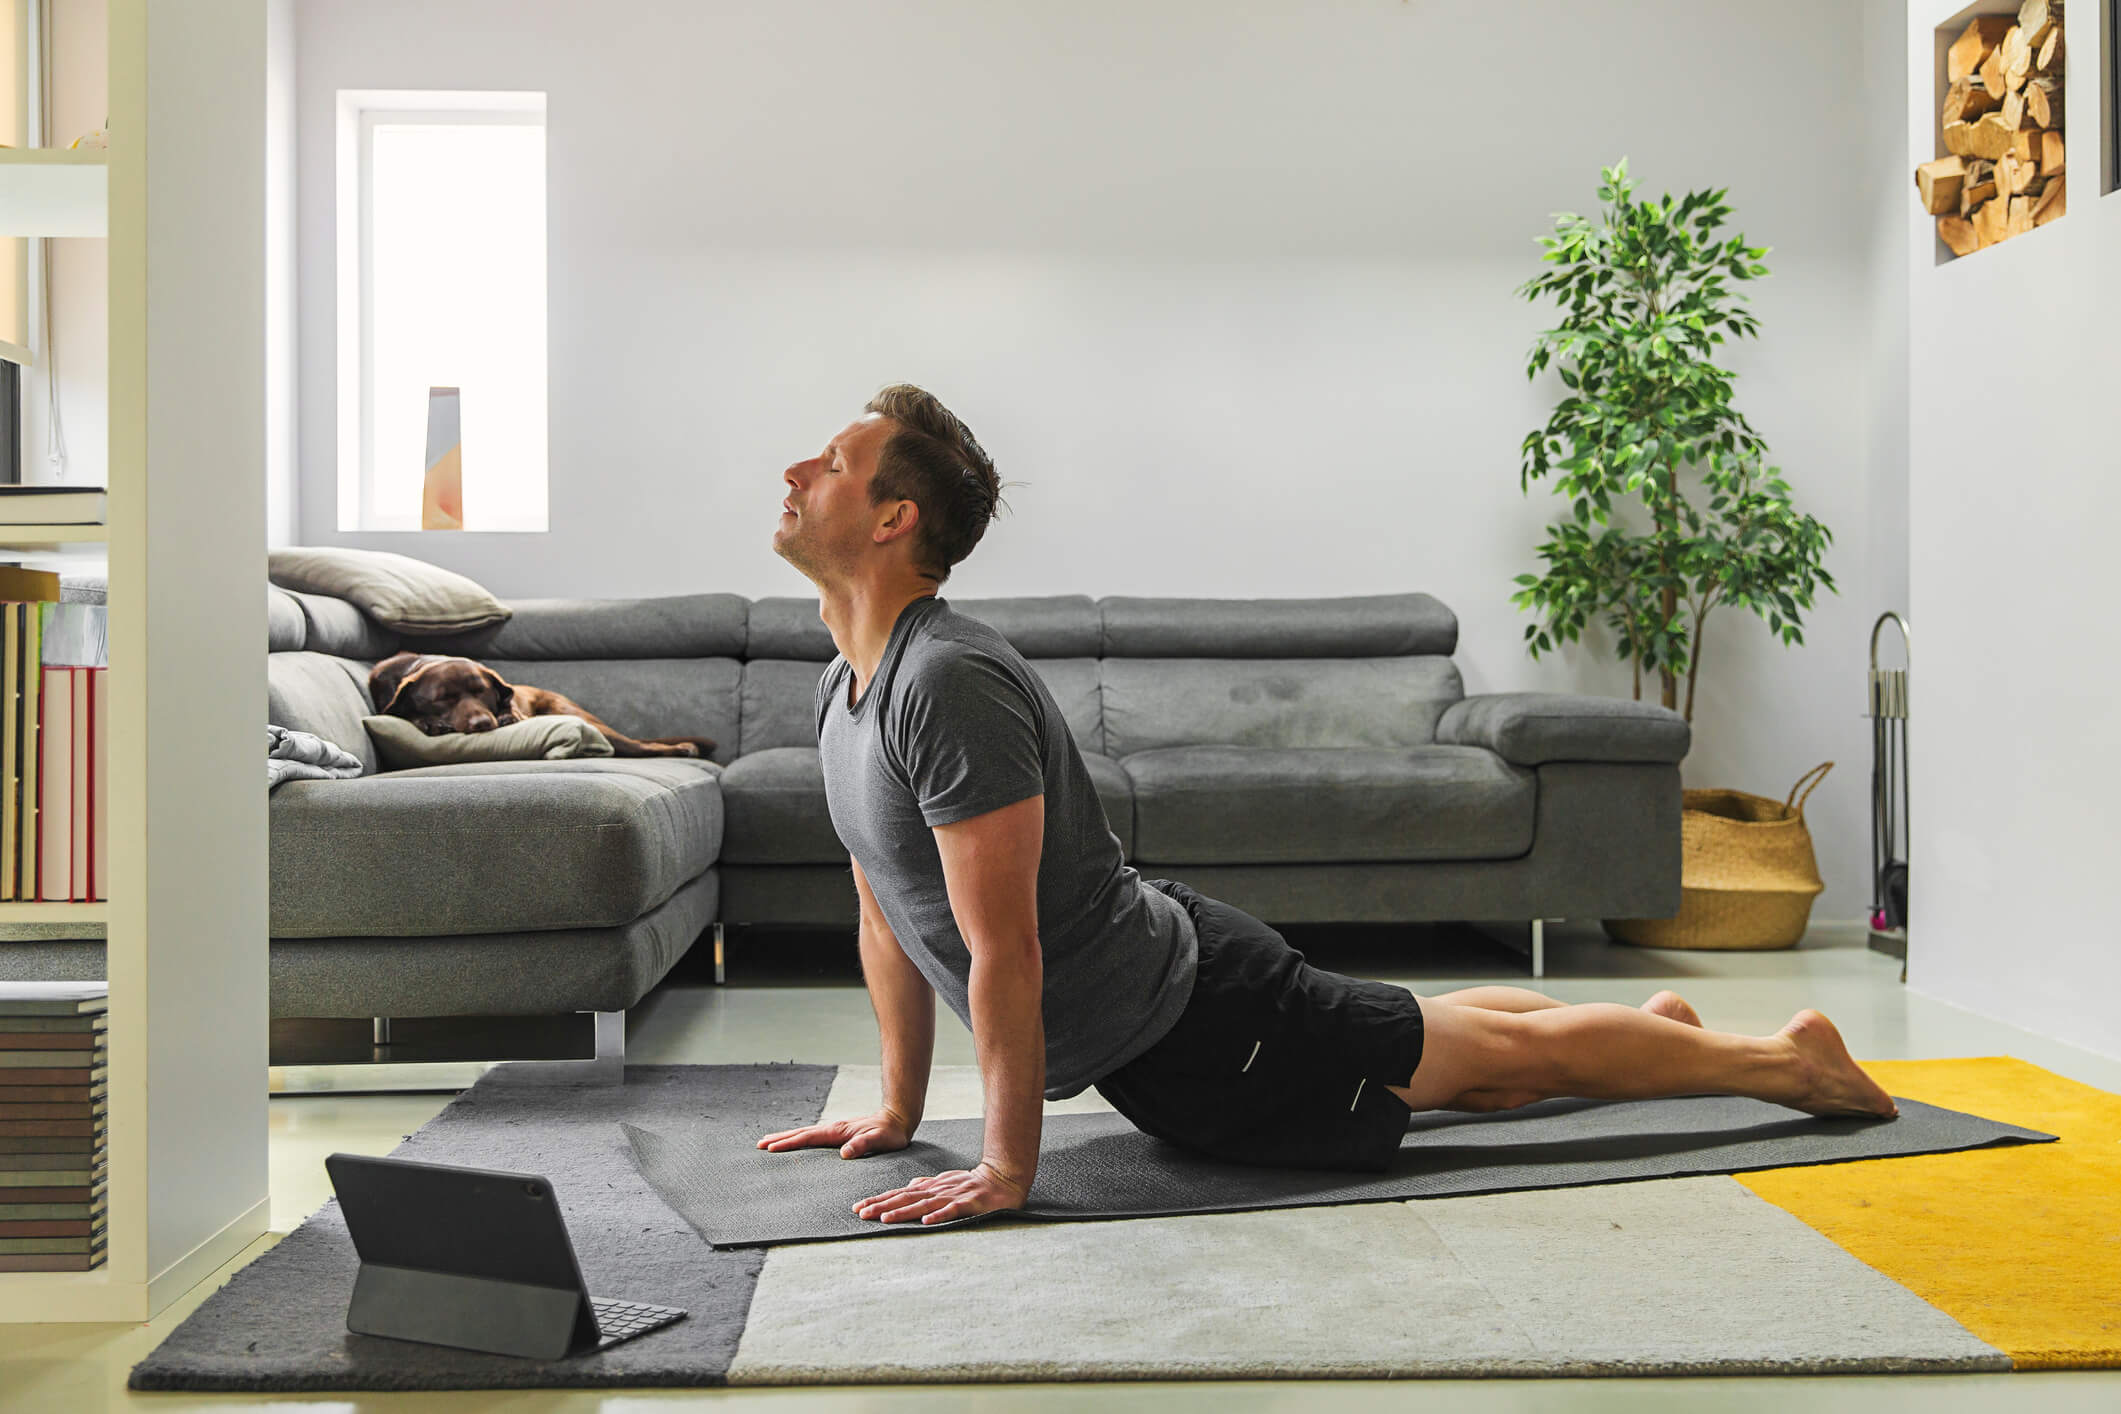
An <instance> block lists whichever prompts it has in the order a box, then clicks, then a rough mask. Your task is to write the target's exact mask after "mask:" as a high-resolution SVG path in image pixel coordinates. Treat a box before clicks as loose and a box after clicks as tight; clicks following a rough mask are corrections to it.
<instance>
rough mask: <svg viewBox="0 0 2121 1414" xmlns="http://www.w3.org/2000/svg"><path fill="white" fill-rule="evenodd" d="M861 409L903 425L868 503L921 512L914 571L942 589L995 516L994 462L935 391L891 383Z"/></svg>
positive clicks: (880, 461) (879, 466)
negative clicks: (905, 504) (909, 505)
mask: <svg viewBox="0 0 2121 1414" xmlns="http://www.w3.org/2000/svg"><path fill="white" fill-rule="evenodd" d="M862 411H864V412H874V413H881V414H883V415H884V416H885V417H888V418H890V419H891V420H892V421H893V422H894V423H896V424H897V427H896V429H895V430H894V431H893V432H892V434H891V436H890V438H889V439H888V440H887V441H886V442H885V443H884V448H883V450H882V451H881V452H880V453H879V454H878V455H877V461H876V475H875V477H874V478H872V479H871V481H870V483H869V504H871V505H872V506H874V505H881V504H883V503H884V502H885V501H911V502H913V503H914V504H915V505H916V506H919V507H920V511H921V516H920V523H919V524H918V525H917V526H915V527H914V532H913V538H914V545H913V564H914V568H915V569H917V570H919V571H920V573H921V574H923V575H925V576H926V577H927V578H929V579H932V580H934V581H935V582H936V583H937V584H942V583H943V582H945V581H946V580H948V579H949V578H950V571H951V569H952V567H954V566H955V565H956V564H957V562H958V561H960V560H962V559H964V558H965V556H967V555H969V554H971V553H972V548H973V546H975V545H977V544H979V542H980V537H981V536H983V535H985V534H986V533H987V524H988V522H990V521H992V520H993V519H994V515H995V507H996V505H997V504H998V503H999V502H1000V501H1001V481H1000V480H999V479H998V478H997V477H996V476H995V474H994V459H993V458H992V457H990V456H988V455H987V451H986V449H985V448H984V447H982V446H980V444H979V439H978V438H976V437H974V436H973V435H972V429H971V428H969V427H967V426H965V424H964V423H963V422H960V421H959V420H958V418H957V416H956V415H955V414H954V413H952V412H951V411H950V409H948V408H946V407H944V406H943V405H942V403H941V402H940V401H938V400H937V398H936V396H935V394H933V393H930V392H926V391H924V390H923V389H920V388H916V387H914V386H913V385H912V384H911V383H894V384H892V385H891V386H890V387H888V388H886V389H884V390H883V391H882V392H880V393H878V394H877V395H876V396H875V397H873V398H871V399H870V400H869V405H868V406H867V407H865V408H863V409H862Z"/></svg>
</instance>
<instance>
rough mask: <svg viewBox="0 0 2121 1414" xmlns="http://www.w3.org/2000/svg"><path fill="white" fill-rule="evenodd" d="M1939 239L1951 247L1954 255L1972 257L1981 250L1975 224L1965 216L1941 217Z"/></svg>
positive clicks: (1938, 230) (1938, 219) (1938, 223)
mask: <svg viewBox="0 0 2121 1414" xmlns="http://www.w3.org/2000/svg"><path fill="white" fill-rule="evenodd" d="M1937 237H1938V239H1939V240H1941V241H1943V242H1944V243H1945V244H1946V245H1947V246H1949V247H1951V251H1952V254H1953V255H1972V254H1973V253H1974V252H1975V251H1977V250H1979V249H1981V238H1980V237H1979V236H1977V235H1975V234H1974V223H1973V222H1971V221H1969V220H1967V219H1966V218H1965V217H1964V216H1939V217H1938V218H1937Z"/></svg>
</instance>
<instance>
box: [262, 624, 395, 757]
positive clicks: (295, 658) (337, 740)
mask: <svg viewBox="0 0 2121 1414" xmlns="http://www.w3.org/2000/svg"><path fill="white" fill-rule="evenodd" d="M371 666H372V665H371V664H368V663H363V662H359V661H357V660H355V659H352V658H338V657H334V656H333V655H331V654H329V653H310V652H307V651H304V652H298V653H268V654H266V655H265V720H266V721H268V722H270V723H271V724H272V725H274V726H276V727H286V728H288V729H289V730H290V731H298V732H312V733H314V734H316V735H317V736H320V737H323V738H324V739H325V740H326V741H328V742H330V743H331V744H332V745H333V746H337V747H343V748H345V749H346V750H348V751H350V752H352V753H353V754H354V755H356V756H358V757H360V758H361V770H362V772H363V773H364V774H365V773H367V772H370V771H373V770H375V769H376V748H375V746H374V744H373V743H371V742H370V741H369V739H368V729H367V728H366V727H364V726H362V725H361V719H362V718H363V717H366V716H368V715H370V714H371V713H373V712H374V711H375V710H376V709H375V708H374V707H372V706H370V705H369V701H368V670H369V668H370V667H371Z"/></svg>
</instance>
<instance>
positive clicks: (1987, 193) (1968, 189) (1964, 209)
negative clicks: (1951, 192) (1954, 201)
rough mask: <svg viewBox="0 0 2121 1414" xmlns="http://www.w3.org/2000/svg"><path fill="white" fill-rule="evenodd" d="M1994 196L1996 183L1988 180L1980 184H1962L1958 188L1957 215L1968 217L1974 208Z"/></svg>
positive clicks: (1992, 179)
mask: <svg viewBox="0 0 2121 1414" xmlns="http://www.w3.org/2000/svg"><path fill="white" fill-rule="evenodd" d="M1995 194H1996V182H1995V179H1994V178H1989V179H1987V180H1985V181H1980V182H1962V183H1961V184H1960V187H1959V214H1960V215H1961V216H1968V215H1971V214H1972V213H1973V210H1974V208H1975V207H1977V206H1979V205H1980V204H1981V203H1982V202H1984V201H1987V200H1989V199H1990V198H1991V197H1993V196H1995Z"/></svg>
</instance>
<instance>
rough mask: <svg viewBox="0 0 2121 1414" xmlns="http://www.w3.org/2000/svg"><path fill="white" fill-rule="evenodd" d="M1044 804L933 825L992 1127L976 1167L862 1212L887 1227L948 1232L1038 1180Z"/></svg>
mask: <svg viewBox="0 0 2121 1414" xmlns="http://www.w3.org/2000/svg"><path fill="white" fill-rule="evenodd" d="M1045 829H1046V798H1045V796H1043V795H1035V796H1031V797H1029V798H1027V799H1025V800H1020V801H1018V802H1016V803H1015V804H1014V805H1006V806H1003V807H1002V808H1001V809H999V810H990V811H988V812H987V813H986V814H984V815H976V816H974V817H972V818H971V819H969V820H960V821H957V822H955V823H953V824H948V825H938V826H936V827H935V841H936V848H937V850H938V852H939V853H940V854H941V856H942V865H943V879H944V882H945V883H946V884H947V885H948V887H949V892H950V911H951V913H952V915H953V916H954V917H955V918H956V920H957V927H958V932H959V934H960V935H961V936H962V937H963V938H964V940H965V947H966V949H967V950H968V951H969V952H970V953H971V954H972V975H971V978H970V984H969V987H968V991H969V993H970V1003H971V1011H972V1042H973V1046H974V1047H975V1049H976V1051H977V1053H978V1055H979V1066H980V1080H981V1084H982V1087H983V1089H984V1091H985V1095H986V1109H987V1118H986V1126H985V1130H984V1136H983V1138H984V1142H983V1145H982V1148H981V1157H980V1163H979V1167H977V1168H974V1169H957V1170H953V1171H951V1172H949V1173H943V1174H936V1175H933V1176H931V1177H928V1178H923V1179H920V1180H918V1181H916V1182H914V1183H911V1184H908V1185H907V1186H906V1187H904V1188H896V1189H893V1190H892V1191H890V1192H889V1193H880V1194H878V1195H877V1196H876V1197H874V1198H871V1199H868V1200H867V1201H866V1202H863V1203H859V1204H857V1205H856V1206H855V1212H856V1213H857V1214H859V1215H860V1216H862V1217H865V1218H878V1219H881V1220H882V1221H885V1222H909V1221H913V1220H915V1219H918V1220H920V1221H922V1222H929V1223H935V1222H946V1221H949V1220H950V1219H953V1218H966V1217H971V1216H973V1215H975V1214H978V1213H988V1212H993V1211H995V1210H997V1209H1001V1208H1019V1207H1022V1206H1023V1204H1024V1200H1025V1198H1026V1197H1027V1196H1028V1195H1029V1193H1030V1191H1031V1182H1032V1178H1033V1176H1034V1175H1035V1174H1036V1172H1037V1170H1038V1136H1039V1126H1040V1123H1041V1121H1042V1120H1043V1119H1044V1117H1045V1114H1044V1104H1045V1090H1046V1028H1045V1013H1044V1010H1043V1001H1044V995H1045V976H1044V966H1043V957H1042V954H1041V953H1040V950H1039V938H1038V864H1039V856H1040V854H1041V852H1042V850H1043V849H1044V846H1045Z"/></svg>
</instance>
